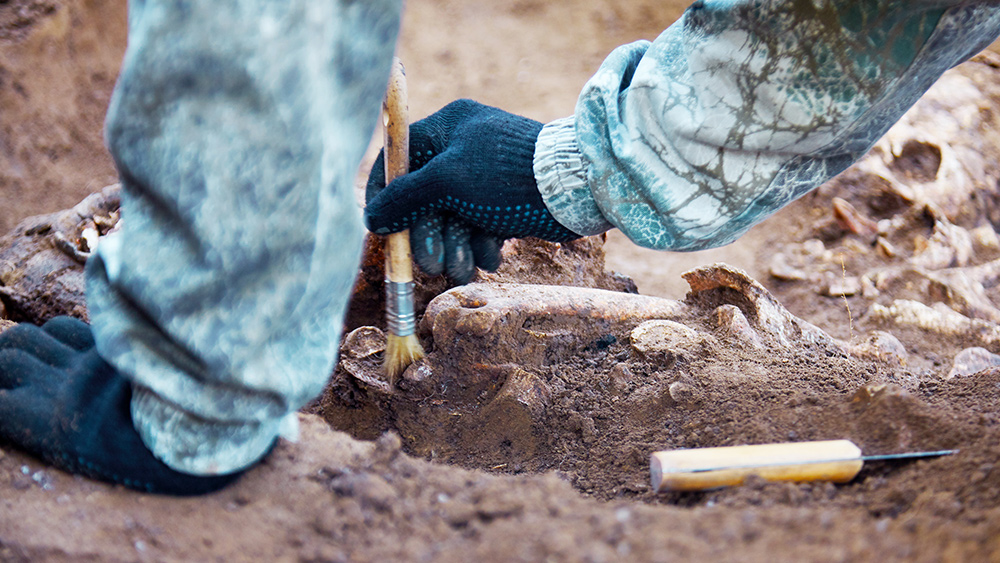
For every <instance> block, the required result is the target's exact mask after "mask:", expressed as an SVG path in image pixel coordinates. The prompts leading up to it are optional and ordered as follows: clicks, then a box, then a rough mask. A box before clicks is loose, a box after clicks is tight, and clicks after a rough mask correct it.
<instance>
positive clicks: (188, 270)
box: [87, 0, 401, 474]
mask: <svg viewBox="0 0 1000 563" xmlns="http://www.w3.org/2000/svg"><path fill="white" fill-rule="evenodd" d="M400 4H401V2H400V1H399V0H368V1H365V2H355V1H353V0H331V1H322V2H316V1H312V0H281V1H271V2H268V1H263V0H214V1H212V2H195V1H183V0H130V2H129V19H128V26H129V29H128V32H129V37H128V50H127V52H126V55H125V60H124V64H123V68H122V71H121V75H120V77H119V80H118V84H117V86H116V88H115V91H114V95H113V98H112V101H111V106H110V109H109V112H108V117H107V122H106V136H107V142H108V145H109V148H110V150H111V153H112V155H113V157H114V159H115V162H116V165H117V166H118V169H119V173H120V177H121V181H122V190H123V196H122V198H123V199H122V217H123V221H122V229H121V231H120V232H119V233H117V234H116V235H113V236H112V237H109V238H108V239H107V240H106V241H103V242H102V244H101V246H100V248H99V249H98V251H97V255H96V258H95V259H93V260H91V261H90V262H91V263H90V264H89V266H88V272H87V274H88V294H87V298H88V306H89V307H90V310H91V319H92V327H93V330H94V333H95V337H96V340H97V346H98V350H99V351H100V353H101V355H102V356H103V357H104V358H105V359H107V360H108V361H109V362H111V363H112V364H113V365H115V366H116V367H117V368H118V369H119V370H120V371H121V372H122V373H123V374H125V375H126V376H128V377H130V378H131V380H132V382H133V389H134V393H133V399H132V415H133V420H134V422H135V424H136V428H137V429H138V430H139V433H140V434H141V436H142V437H143V440H144V442H145V443H146V445H147V446H148V447H149V448H150V449H151V450H152V451H153V453H154V454H155V455H157V457H159V458H161V459H162V460H163V461H164V462H166V463H167V464H168V465H170V466H171V467H173V468H175V469H177V470H180V471H184V472H188V473H194V474H213V473H225V472H231V471H234V470H238V469H240V468H242V467H245V466H247V465H248V464H251V463H253V462H254V461H256V460H258V459H259V458H260V457H261V456H262V455H263V454H264V453H265V452H266V451H267V449H268V448H269V447H270V446H271V444H272V443H273V442H274V440H275V438H276V437H277V436H278V435H279V433H280V432H282V431H283V430H293V429H292V428H289V426H290V423H291V424H294V423H295V420H296V419H295V418H294V412H295V411H296V410H297V409H299V408H300V407H301V406H302V405H304V404H305V403H306V402H307V401H308V400H310V399H312V398H313V397H315V396H316V395H317V394H318V393H319V392H320V391H321V390H322V388H323V385H324V383H325V382H326V380H327V378H328V376H329V374H330V372H331V369H332V367H333V363H334V361H335V357H336V352H337V346H338V341H339V336H340V330H341V322H342V317H343V314H344V310H345V307H346V304H347V300H348V298H349V295H350V290H351V287H352V284H353V282H354V277H355V274H356V271H357V265H358V260H359V257H360V251H361V241H362V237H363V232H364V229H363V226H362V223H361V212H360V209H359V208H358V205H357V203H356V199H355V196H354V191H353V184H354V177H355V173H356V171H357V167H358V164H359V162H360V160H361V158H362V155H363V152H364V150H365V148H366V147H367V145H368V142H369V139H370V138H371V135H372V133H373V131H374V126H375V124H376V123H377V117H378V112H379V108H380V101H381V99H382V95H383V92H384V89H385V84H386V82H387V77H388V71H389V65H390V63H391V56H392V53H393V50H394V48H395V42H396V36H397V33H398V28H399V16H400V9H401V6H400Z"/></svg>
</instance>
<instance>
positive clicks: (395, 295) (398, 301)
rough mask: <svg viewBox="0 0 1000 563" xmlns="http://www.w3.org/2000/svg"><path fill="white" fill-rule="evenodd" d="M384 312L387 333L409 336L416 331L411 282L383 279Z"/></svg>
mask: <svg viewBox="0 0 1000 563" xmlns="http://www.w3.org/2000/svg"><path fill="white" fill-rule="evenodd" d="M385 312H386V319H385V320H386V323H387V324H388V327H389V334H392V335H395V336H410V335H411V334H414V333H416V332H417V313H416V312H415V311H414V310H413V282H394V281H389V280H385Z"/></svg>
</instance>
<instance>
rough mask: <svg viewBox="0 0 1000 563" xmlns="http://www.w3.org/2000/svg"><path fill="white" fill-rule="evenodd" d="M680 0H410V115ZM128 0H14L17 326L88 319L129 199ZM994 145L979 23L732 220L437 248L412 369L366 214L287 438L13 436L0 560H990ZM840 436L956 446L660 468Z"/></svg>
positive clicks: (997, 242) (554, 91)
mask: <svg viewBox="0 0 1000 563" xmlns="http://www.w3.org/2000/svg"><path fill="white" fill-rule="evenodd" d="M674 4H675V3H662V2H653V1H651V0H648V1H647V0H639V1H636V2H612V1H610V0H607V1H605V0H574V1H572V2H563V3H546V2H542V1H533V0H519V1H505V2H496V3H491V4H489V5H483V4H482V3H477V2H472V1H470V0H453V1H449V0H433V1H428V2H420V3H412V4H409V5H408V6H407V11H406V18H405V22H404V30H403V35H402V41H401V45H400V56H401V57H402V58H403V60H404V62H405V64H406V65H407V68H408V77H409V82H410V105H411V112H412V113H413V114H414V115H415V117H419V116H421V115H427V114H429V113H431V112H433V111H434V110H436V109H437V108H438V107H440V106H441V105H444V104H445V103H447V102H449V101H451V100H452V99H454V98H458V97H470V98H475V99H478V100H480V101H482V102H484V103H489V104H492V105H497V106H499V107H503V108H504V109H508V110H510V111H513V112H516V113H520V114H524V115H528V116H530V117H533V118H535V119H538V120H541V121H546V120H550V119H554V118H557V117H562V116H564V115H567V114H569V113H571V112H572V107H573V102H574V99H575V96H576V93H577V92H579V90H580V88H581V87H582V85H583V83H584V82H585V81H586V79H587V78H588V76H589V75H590V73H592V72H593V70H594V69H595V68H596V67H597V65H598V64H599V63H600V61H601V60H602V59H603V57H604V56H605V55H606V54H607V52H608V51H609V50H610V49H612V48H614V47H615V46H617V45H619V44H622V43H625V42H628V41H632V40H636V39H640V38H652V37H654V36H655V35H656V34H657V33H659V31H661V30H662V29H663V28H664V27H666V26H667V25H669V23H670V22H671V21H672V20H673V19H675V18H676V17H677V16H678V15H679V14H680V11H681V10H682V9H683V5H682V3H676V5H674ZM124 8H125V7H124V2H122V1H110V0H77V1H71V0H47V1H43V0H0V108H2V113H0V193H3V200H2V201H3V207H2V209H0V227H2V230H0V233H6V234H5V235H2V234H0V329H3V328H6V327H9V326H11V325H12V323H14V322H36V323H37V322H41V321H44V320H45V319H47V318H50V317H52V316H54V315H58V314H71V315H74V316H78V317H81V318H86V315H87V311H86V306H85V302H84V297H83V289H82V288H83V277H82V268H83V264H84V263H85V262H86V260H87V257H88V255H89V253H90V252H91V251H92V250H93V248H94V246H95V245H97V244H99V243H100V239H101V237H102V236H104V235H106V234H107V233H108V232H110V231H113V230H114V228H115V225H116V224H117V222H118V221H119V219H120V217H119V209H118V197H117V186H115V185H114V181H115V174H114V169H113V167H112V165H111V163H110V157H109V156H108V155H107V154H106V152H105V151H104V149H103V146H102V144H101V141H100V124H101V119H102V114H103V110H104V108H105V107H106V104H107V100H108V96H109V94H110V88H111V87H112V84H113V80H114V76H115V73H116V71H117V64H118V62H119V61H120V57H121V53H122V51H123V49H124V40H125V35H124V17H125V11H124ZM376 148H377V147H376ZM998 163H1000V57H998V56H996V55H993V54H992V53H990V52H987V53H984V54H983V55H981V56H979V57H977V58H976V59H974V60H973V61H971V62H968V63H965V64H963V65H961V66H959V67H958V68H956V69H954V70H952V71H950V72H949V73H948V74H946V75H945V77H944V78H942V79H941V81H939V83H938V84H937V85H936V86H935V87H934V88H933V89H932V90H931V91H930V92H929V93H928V94H927V95H926V96H925V97H924V98H923V99H922V100H921V102H920V103H919V104H918V105H917V106H916V107H915V108H914V109H913V110H912V111H910V112H909V113H908V114H907V115H906V116H905V117H904V119H903V120H902V121H901V122H900V123H899V124H897V125H896V126H895V127H894V128H893V129H892V130H891V131H890V132H889V134H887V135H886V137H885V138H883V139H882V140H881V141H880V142H879V143H878V144H877V145H876V147H875V148H874V149H873V150H872V151H871V152H870V153H869V154H868V155H867V156H866V157H865V158H864V159H863V160H862V161H860V162H859V163H857V164H856V165H855V166H853V167H852V168H851V169H850V170H848V171H847V172H845V173H844V174H842V175H841V176H839V177H837V178H836V179H834V180H833V181H831V182H829V183H827V184H826V185H824V186H822V187H821V188H820V189H818V190H816V191H815V192H813V193H811V194H809V195H807V196H806V197H804V198H802V199H801V200H799V201H797V202H795V203H794V204H792V205H791V206H789V207H788V208H786V209H785V210H783V211H781V212H780V213H778V214H777V215H775V216H774V217H772V218H771V219H769V220H767V221H766V222H764V223H763V224H761V225H760V226H758V227H756V228H755V229H754V230H752V231H751V232H750V233H749V234H748V235H747V236H746V237H744V238H743V239H741V240H740V241H738V242H737V243H735V244H734V245H732V246H730V247H726V248H723V249H719V250H717V251H710V252H705V253H694V254H690V255H674V254H669V253H659V252H652V251H645V250H642V249H638V248H636V247H634V246H633V245H631V243H629V242H628V241H627V240H625V239H624V238H623V237H622V236H621V235H620V233H617V232H611V233H609V234H608V235H607V236H599V237H591V238H586V239H582V240H579V241H575V242H570V243H565V244H562V245H559V244H551V243H545V242H540V241H537V240H533V239H528V240H522V241H508V243H507V244H506V246H505V248H504V257H505V261H504V265H503V266H502V267H501V269H500V270H499V271H498V272H497V273H495V274H481V275H480V276H479V278H478V279H477V280H476V281H475V283H473V284H470V285H466V286H458V287H453V286H449V285H448V284H447V282H446V281H445V280H443V279H440V278H428V277H423V276H418V287H417V305H418V312H419V313H420V329H419V336H420V338H421V340H422V342H423V344H424V347H425V349H426V350H428V352H429V353H428V356H427V357H426V358H425V359H424V360H421V361H420V362H418V363H416V364H414V365H412V366H411V367H410V368H409V369H408V370H407V371H406V372H405V373H404V374H403V375H402V377H401V378H400V380H399V381H398V382H397V384H396V385H395V386H393V387H390V386H389V384H388V382H387V381H386V379H385V377H384V375H383V374H382V371H381V369H380V361H381V357H382V354H383V352H384V348H385V334H384V332H383V331H384V329H385V325H384V321H383V319H382V313H381V311H382V305H383V304H382V298H381V292H382V287H381V278H382V271H381V267H380V264H381V258H382V256H381V245H380V241H379V240H377V239H375V238H371V239H370V240H369V241H368V247H367V251H366V256H365V261H364V263H363V264H362V265H361V268H360V271H359V277H358V283H357V285H356V287H355V290H354V295H353V301H352V305H351V310H350V312H349V315H348V317H347V319H346V321H345V331H344V339H343V341H342V343H341V359H340V362H339V363H338V365H337V366H336V369H335V370H334V371H333V373H332V374H331V378H330V383H329V385H328V387H327V389H326V391H325V392H324V393H323V395H322V396H321V397H319V398H318V399H317V400H316V401H315V402H314V403H313V404H311V405H309V406H308V407H307V408H306V409H305V410H304V412H303V413H302V414H301V416H300V417H301V421H302V430H301V435H300V437H299V440H298V441H297V442H288V441H282V442H281V443H279V445H278V447H277V448H276V449H275V451H274V452H273V453H272V454H271V455H270V456H269V457H268V458H266V459H265V461H264V462H263V463H261V464H260V465H259V466H258V467H256V468H255V469H253V470H252V471H250V472H248V473H247V474H246V475H245V476H244V477H242V478H241V479H240V480H239V481H238V482H237V483H235V484H234V485H232V486H230V487H229V488H227V489H224V490H223V491H221V492H218V493H215V494H212V495H209V496H205V497H196V498H170V497H159V496H150V495H143V494H138V493H135V492H132V491H128V490H125V489H122V488H119V487H112V486H108V485H105V484H102V483H97V482H94V481H90V480H87V479H84V478H80V477H75V476H72V475H68V474H66V473H63V472H61V471H58V470H54V469H51V468H49V467H47V466H46V465H45V464H43V463H41V462H40V461H39V460H37V459H34V458H32V457H30V456H27V455H24V454H22V453H20V452H18V451H17V450H14V449H11V448H9V447H7V446H6V445H5V444H0V561H89V560H93V561H146V560H150V561H191V560H194V561H212V560H218V561H243V560H273V561H369V560H370V561H375V560H417V561H431V560H433V561H446V562H447V561H469V560H487V561H492V560H525V561H547V560H552V561H624V560H628V561H646V560H648V561H661V560H663V561H666V560H670V561H677V560H681V561H686V560H690V561H707V560H732V561H736V560H738V561H774V560H779V561H874V560H878V561H902V560H905V561H989V560H1000V414H998V409H1000V355H998V354H1000V308H998V307H997V305H995V303H1000V236H998V234H997V229H998V228H1000V164H998ZM362 168H363V169H364V168H365V165H363V166H362ZM262 236H265V234H263V233H262ZM841 438H846V439H850V440H852V441H854V442H855V443H856V444H858V445H859V446H860V447H861V449H862V450H863V452H864V453H865V454H887V453H898V452H913V451H925V450H944V449H956V450H958V452H957V453H955V454H953V455H949V456H944V457H938V458H932V459H922V460H911V461H897V462H871V463H867V464H866V465H865V466H864V468H863V469H862V471H861V473H860V474H859V475H858V476H857V477H856V478H854V479H853V480H851V481H850V482H848V483H844V484H833V483H828V482H807V483H772V482H767V481H764V480H761V479H759V478H751V479H749V480H748V481H747V482H745V483H744V484H743V485H742V486H738V487H731V488H724V489H716V490H711V491H704V492H686V493H679V492H664V493H657V492H655V491H653V490H652V488H651V485H650V472H649V461H650V454H652V453H653V452H655V451H658V450H666V449H676V448H697V447H709V446H724V445H739V444H762V443H776V442H798V441H805V440H825V439H841Z"/></svg>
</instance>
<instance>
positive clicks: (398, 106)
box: [382, 58, 413, 283]
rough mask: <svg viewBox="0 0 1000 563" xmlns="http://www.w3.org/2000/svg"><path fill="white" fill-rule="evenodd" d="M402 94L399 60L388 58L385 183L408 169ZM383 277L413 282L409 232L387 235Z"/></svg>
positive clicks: (403, 83) (384, 113)
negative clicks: (390, 68) (389, 63)
mask: <svg viewBox="0 0 1000 563" xmlns="http://www.w3.org/2000/svg"><path fill="white" fill-rule="evenodd" d="M408 113H409V108H408V106H407V97H406V74H405V72H404V70H403V63H402V62H401V61H400V60H399V59H398V58H394V59H393V60H392V71H391V73H390V75H389V87H388V89H387V90H386V94H385V101H384V102H383V104H382V125H383V129H384V130H385V183H386V185H389V182H391V181H393V180H394V179H396V178H398V177H400V176H402V175H404V174H406V173H407V172H408V171H409V169H410V125H409V115H408ZM385 276H386V279H388V280H389V281H393V282H400V283H408V282H412V281H413V259H412V257H411V255H410V233H409V231H402V232H399V233H393V234H391V235H389V238H388V240H387V241H386V246H385Z"/></svg>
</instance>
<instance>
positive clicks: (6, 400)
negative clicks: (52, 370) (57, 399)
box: [0, 388, 51, 455]
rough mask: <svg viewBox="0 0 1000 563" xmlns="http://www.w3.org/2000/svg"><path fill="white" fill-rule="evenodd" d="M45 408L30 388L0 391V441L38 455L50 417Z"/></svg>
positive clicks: (41, 400)
mask: <svg viewBox="0 0 1000 563" xmlns="http://www.w3.org/2000/svg"><path fill="white" fill-rule="evenodd" d="M46 405H48V407H51V405H50V404H48V403H46V402H45V401H44V400H43V398H40V397H39V396H37V394H35V393H33V390H32V389H31V388H21V389H0V440H2V441H4V442H9V443H12V444H16V445H17V446H19V447H21V448H23V449H25V450H27V451H28V452H29V453H32V454H35V455H39V454H40V453H41V448H40V445H41V443H42V441H43V440H45V438H46V436H47V435H48V432H46V420H47V418H46V417H48V416H51V413H50V412H48V413H47V412H46V411H47V410H51V408H48V409H47V408H46Z"/></svg>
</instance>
